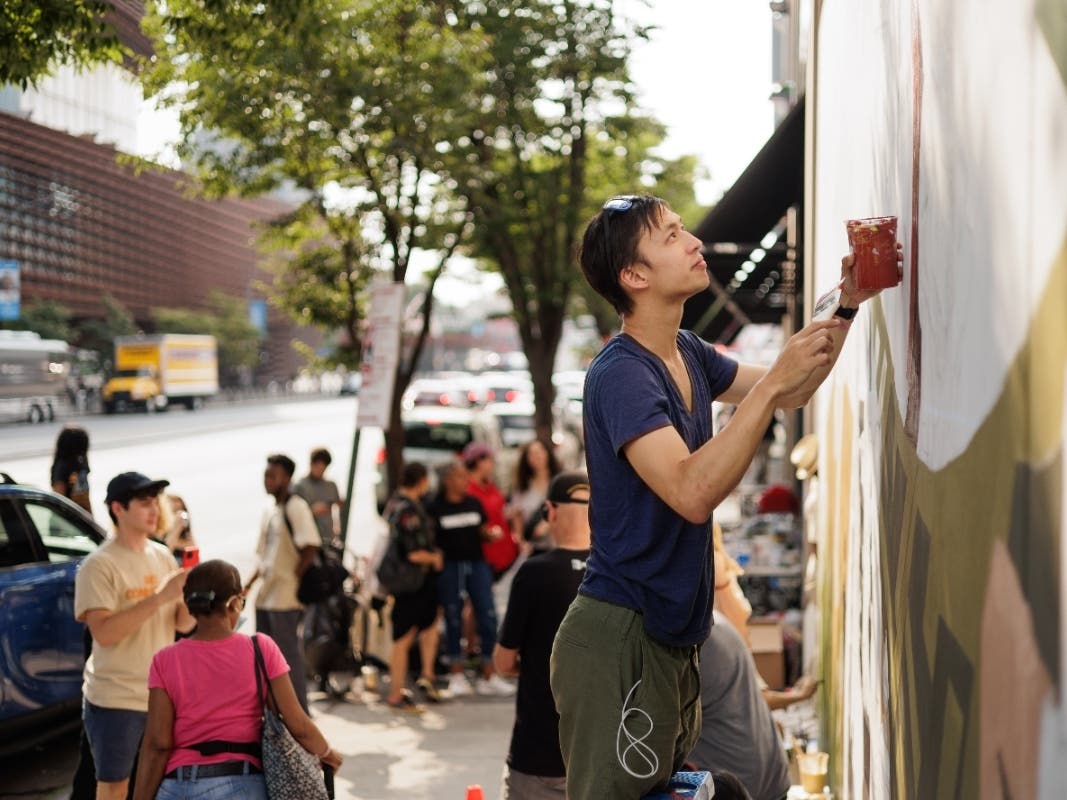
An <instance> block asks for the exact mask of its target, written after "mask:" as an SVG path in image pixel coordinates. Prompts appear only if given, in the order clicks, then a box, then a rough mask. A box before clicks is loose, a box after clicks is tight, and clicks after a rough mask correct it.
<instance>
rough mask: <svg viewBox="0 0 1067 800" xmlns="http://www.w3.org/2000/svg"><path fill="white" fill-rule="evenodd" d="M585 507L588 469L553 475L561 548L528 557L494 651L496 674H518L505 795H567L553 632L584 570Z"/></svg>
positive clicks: (552, 525) (521, 799) (551, 521)
mask: <svg viewBox="0 0 1067 800" xmlns="http://www.w3.org/2000/svg"><path fill="white" fill-rule="evenodd" d="M588 504H589V477H588V476H587V475H586V474H585V473H584V472H561V473H560V474H559V475H557V476H556V477H555V478H553V479H552V482H551V483H550V484H549V485H548V495H547V499H546V500H545V504H544V506H543V508H542V511H541V513H542V515H543V516H544V517H545V519H546V520H547V521H548V528H549V532H550V534H551V539H552V540H553V541H554V542H555V543H556V546H555V548H554V549H552V550H549V551H548V552H545V553H540V554H538V555H535V556H533V557H531V558H529V559H527V560H526V561H525V562H524V563H523V565H522V566H521V567H519V570H518V572H516V573H515V579H514V581H513V582H512V584H511V595H510V598H509V599H508V610H507V613H506V614H505V615H504V624H503V625H501V627H500V638H499V640H498V641H497V645H496V648H495V649H494V651H493V664H494V666H496V669H497V671H498V672H500V673H501V674H503V675H515V674H518V676H519V693H518V697H517V698H516V702H515V726H514V728H513V729H512V732H511V747H510V749H509V750H508V758H507V766H506V767H505V772H504V785H505V786H506V788H507V792H506V796H507V797H508V800H541V799H542V798H551V797H559V798H565V797H566V795H567V779H566V771H565V769H564V766H563V756H562V755H561V754H560V749H559V714H557V713H556V704H555V701H554V700H553V699H552V689H551V688H550V686H549V679H548V672H549V669H548V665H549V656H550V655H551V654H552V641H553V639H555V636H556V631H557V629H558V628H559V624H560V622H562V621H563V616H564V615H565V614H566V613H567V608H568V607H569V606H570V604H571V601H572V600H574V597H575V595H577V594H578V586H579V585H580V584H581V582H582V577H583V576H584V575H585V561H586V559H587V558H588V557H589V505H588Z"/></svg>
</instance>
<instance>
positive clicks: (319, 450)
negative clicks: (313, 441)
mask: <svg viewBox="0 0 1067 800" xmlns="http://www.w3.org/2000/svg"><path fill="white" fill-rule="evenodd" d="M316 461H317V462H319V463H320V464H325V465H326V466H327V467H328V466H330V464H331V463H333V456H331V455H330V451H329V450H327V449H326V448H325V447H316V448H315V449H314V450H312V451H311V463H312V464H314V463H315V462H316Z"/></svg>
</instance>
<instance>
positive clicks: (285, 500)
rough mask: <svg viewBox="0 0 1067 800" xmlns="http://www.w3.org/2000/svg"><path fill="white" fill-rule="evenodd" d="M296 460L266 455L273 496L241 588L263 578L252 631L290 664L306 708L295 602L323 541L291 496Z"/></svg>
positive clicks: (303, 505)
mask: <svg viewBox="0 0 1067 800" xmlns="http://www.w3.org/2000/svg"><path fill="white" fill-rule="evenodd" d="M295 471H296V464H295V463H294V462H293V460H292V459H291V458H289V457H288V456H285V455H281V454H275V455H272V456H268V457H267V468H266V470H265V471H264V473H263V488H264V489H266V491H267V494H269V495H270V496H271V498H272V501H271V503H270V507H269V508H268V509H267V510H266V511H264V513H263V519H262V521H261V522H260V528H259V544H258V545H257V546H256V555H257V556H258V557H259V567H258V568H257V569H256V571H255V573H254V574H253V575H252V577H251V578H249V579H248V582H247V583H246V584H245V591H248V589H249V588H250V587H251V586H252V584H253V583H255V582H256V581H257V580H258V579H260V578H262V581H263V582H262V583H261V584H260V587H259V592H258V593H257V594H256V630H257V631H259V632H260V633H265V634H267V635H268V636H270V638H272V639H273V640H274V641H275V643H276V644H277V645H278V649H279V650H281V651H282V655H283V656H285V660H286V661H287V662H288V663H289V677H290V679H291V680H292V682H293V689H295V690H296V699H297V700H299V701H300V705H301V707H303V709H304V711H307V710H308V701H307V676H306V670H305V669H304V648H303V645H302V644H301V642H300V636H299V634H298V632H297V629H298V628H299V626H300V620H301V618H302V617H303V614H304V607H303V605H301V603H300V601H299V600H297V597H296V590H297V587H299V585H300V577H301V576H302V575H303V574H304V572H305V571H306V570H307V568H308V567H309V566H310V565H311V562H312V561H313V560H314V559H315V553H316V552H317V551H318V548H319V545H320V544H321V542H322V540H321V539H320V538H319V529H318V527H317V526H316V525H315V517H314V515H313V514H312V513H311V506H309V505H308V504H307V501H306V500H305V499H304V498H302V497H298V496H297V495H295V494H292V493H291V491H290V483H291V482H292V480H293V473H294V472H295Z"/></svg>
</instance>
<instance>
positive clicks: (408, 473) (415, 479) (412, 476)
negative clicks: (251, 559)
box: [400, 461, 430, 489]
mask: <svg viewBox="0 0 1067 800" xmlns="http://www.w3.org/2000/svg"><path fill="white" fill-rule="evenodd" d="M429 474H430V472H429V470H427V469H426V465H425V464H423V463H421V462H419V461H412V462H411V463H410V464H405V465H404V466H403V468H402V469H401V470H400V485H401V486H402V487H403V488H405V489H411V488H413V487H415V486H417V485H418V483H419V481H421V480H422V479H423V478H425V477H426V476H427V475H429Z"/></svg>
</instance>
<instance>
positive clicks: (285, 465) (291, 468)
mask: <svg viewBox="0 0 1067 800" xmlns="http://www.w3.org/2000/svg"><path fill="white" fill-rule="evenodd" d="M267 463H268V464H274V465H276V466H279V467H281V468H282V470H283V471H284V472H285V474H286V475H288V476H289V477H290V478H291V477H293V473H294V472H296V462H295V461H293V459H291V458H289V456H287V455H283V454H281V453H274V454H273V455H269V456H267Z"/></svg>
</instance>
